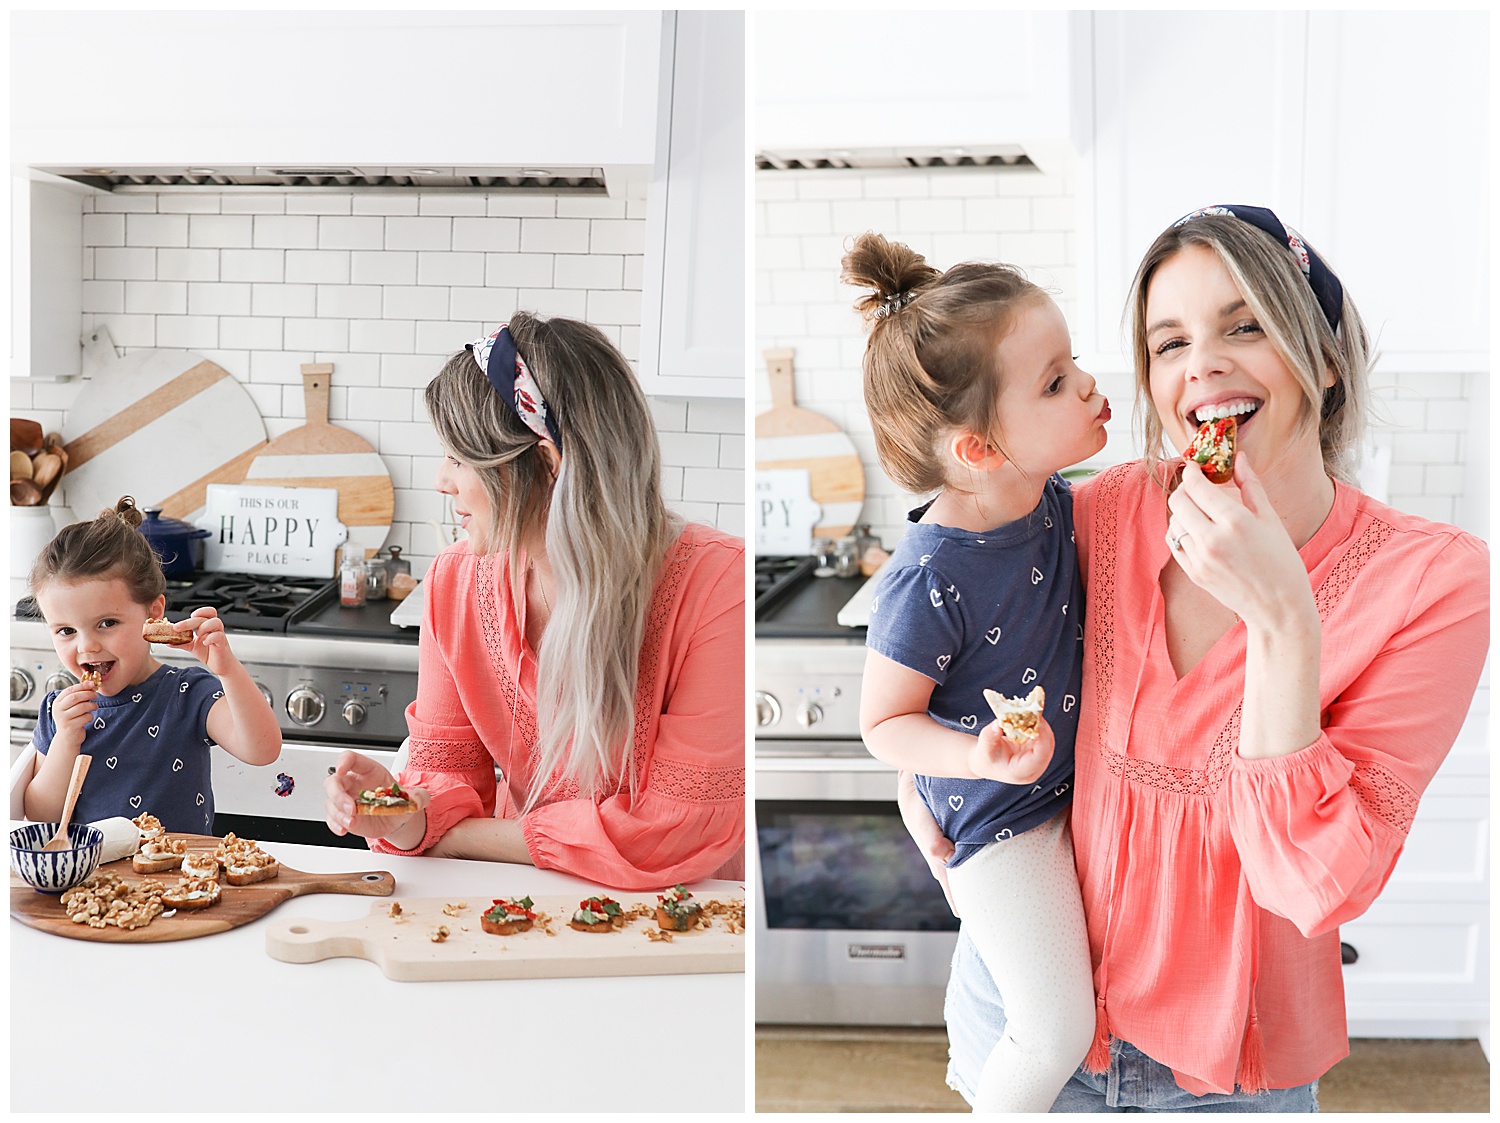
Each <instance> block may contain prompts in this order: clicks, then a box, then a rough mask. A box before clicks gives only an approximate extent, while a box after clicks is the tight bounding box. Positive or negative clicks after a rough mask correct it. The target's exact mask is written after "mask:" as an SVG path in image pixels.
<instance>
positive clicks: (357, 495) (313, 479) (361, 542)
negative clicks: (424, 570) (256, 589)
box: [244, 363, 396, 557]
mask: <svg viewBox="0 0 1500 1123" xmlns="http://www.w3.org/2000/svg"><path fill="white" fill-rule="evenodd" d="M332 377H333V364H332V363H303V364H302V394H303V401H304V402H305V404H306V409H307V424H305V425H303V426H301V427H299V428H296V429H293V430H292V431H291V432H290V433H284V434H282V435H281V436H279V437H277V438H276V439H275V440H274V441H272V442H271V443H270V445H268V446H267V447H266V448H264V449H262V450H260V452H259V453H258V454H257V455H256V456H255V458H254V460H253V462H252V463H251V464H250V467H249V470H248V471H247V472H246V473H245V478H244V482H245V483H247V484H262V485H265V486H268V487H334V488H338V492H339V522H341V523H343V524H344V525H345V526H346V527H348V528H349V540H348V542H347V543H346V545H345V549H350V548H354V547H358V548H361V549H363V550H364V556H365V557H369V556H370V555H371V554H373V553H374V552H375V551H376V550H378V549H380V547H381V546H383V545H385V540H386V536H387V535H389V534H390V531H391V517H392V516H393V515H394V514H395V508H396V493H395V491H394V489H393V488H392V487H391V474H390V470H389V469H388V468H387V467H386V466H385V461H384V460H382V459H380V454H379V453H377V452H376V451H375V450H374V449H373V448H371V447H370V444H369V442H368V441H366V440H365V439H364V438H363V437H361V436H359V434H357V433H351V432H350V431H349V430H348V429H342V428H340V427H339V426H337V425H331V424H329V422H328V386H329V382H330V381H331V380H332Z"/></svg>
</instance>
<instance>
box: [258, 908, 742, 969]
mask: <svg viewBox="0 0 1500 1123" xmlns="http://www.w3.org/2000/svg"><path fill="white" fill-rule="evenodd" d="M616 899H617V900H618V901H619V902H620V904H621V905H622V906H623V907H624V908H625V909H626V910H627V911H628V910H629V909H630V907H631V906H632V905H635V904H638V903H649V904H652V905H654V904H655V903H656V897H655V895H654V894H641V893H636V894H629V893H624V894H620V895H619V896H618V897H617V898H616ZM697 899H698V900H699V901H702V902H707V901H710V900H714V899H717V900H721V901H724V902H726V903H728V902H729V901H730V900H734V901H736V902H740V903H743V901H744V895H743V893H738V894H728V893H722V894H698V895H697ZM490 900H491V899H490V898H488V897H486V898H483V899H480V898H475V897H467V898H466V897H448V898H443V897H424V898H416V899H412V898H406V897H399V898H397V902H396V903H399V904H400V906H401V914H400V915H399V916H396V917H393V916H391V915H390V909H391V905H390V904H389V903H385V902H382V903H380V904H377V905H373V906H371V908H370V913H369V915H368V916H365V917H361V918H359V919H357V920H322V919H318V920H311V919H301V918H277V919H276V920H275V921H273V922H272V924H271V925H270V926H269V927H268V928H267V929H266V952H267V953H268V954H269V955H270V956H271V957H272V958H274V959H280V960H282V961H284V962H286V963H315V962H317V961H318V960H321V959H334V958H338V957H347V958H354V959H368V960H369V961H370V962H371V963H374V964H376V965H377V966H378V967H379V968H380V969H381V971H383V972H384V973H385V976H386V978H388V979H393V980H395V981H397V982H430V981H435V980H458V979H561V978H579V977H603V976H618V975H697V974H719V973H737V972H743V971H744V970H745V936H744V934H743V933H739V934H736V933H732V932H730V931H729V930H728V928H726V927H725V925H724V919H723V918H722V917H714V918H713V924H712V926H711V927H709V928H707V929H704V930H701V931H696V932H674V933H672V939H671V942H667V941H665V940H663V941H655V940H652V939H650V938H648V937H647V935H646V932H647V930H648V929H649V930H652V931H654V930H655V929H656V923H655V922H654V921H651V920H647V919H644V918H643V919H638V920H633V921H631V922H630V923H628V924H627V925H626V926H625V927H624V928H622V929H620V930H618V931H615V932H603V933H596V932H575V931H574V930H573V929H571V928H569V927H568V924H567V921H568V918H569V917H571V916H572V915H573V910H574V909H576V908H577V907H578V901H579V896H578V895H577V894H574V895H573V896H570V897H535V898H533V901H534V905H533V907H534V908H535V909H536V911H537V912H539V913H542V914H544V915H547V916H550V917H551V918H553V922H552V923H551V924H550V928H551V929H552V931H553V932H554V933H555V935H548V933H547V931H546V930H545V928H544V926H543V925H542V924H540V923H538V924H537V925H536V926H534V927H533V928H532V929H531V931H529V932H518V933H516V934H515V935H513V936H492V935H490V934H489V933H487V932H485V931H484V929H483V928H482V927H481V926H480V923H479V917H480V915H481V914H482V913H483V912H484V911H485V910H486V909H488V908H489V907H490ZM465 903H466V907H463V908H457V907H455V906H457V905H460V904H465ZM444 906H448V908H449V912H444V911H443V910H444ZM440 926H441V927H445V928H447V929H448V935H447V937H446V938H445V939H443V940H442V941H441V942H436V941H434V940H433V938H432V937H433V933H434V931H435V930H436V929H438V928H439V927H440Z"/></svg>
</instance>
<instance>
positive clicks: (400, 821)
mask: <svg viewBox="0 0 1500 1123" xmlns="http://www.w3.org/2000/svg"><path fill="white" fill-rule="evenodd" d="M395 779H396V778H395V777H394V776H393V775H391V773H390V772H389V771H388V770H387V769H386V767H385V766H384V765H382V764H380V763H378V762H377V761H373V760H371V759H370V758H369V757H367V756H364V755H362V754H360V753H356V752H354V751H353V750H346V751H345V752H344V753H343V755H341V756H340V757H339V759H338V762H337V763H336V764H335V765H334V766H333V773H332V775H330V776H329V777H328V778H327V779H326V780H324V781H323V794H324V803H323V817H324V819H325V820H326V821H327V823H328V829H329V830H331V831H332V832H333V833H334V834H337V835H344V834H357V835H359V836H360V837H361V838H383V839H385V840H386V841H387V842H389V843H390V844H391V845H392V846H394V847H396V849H398V850H412V849H414V848H415V847H416V846H417V845H418V844H419V843H421V841H422V839H423V838H424V837H425V836H426V834H427V804H428V801H429V800H430V799H431V796H430V795H429V794H428V792H427V789H426V788H404V789H402V790H403V791H405V792H406V794H407V795H409V796H411V798H412V799H413V800H415V801H416V804H417V811H416V813H415V814H411V815H359V814H356V813H355V806H356V804H355V801H356V799H357V798H358V796H359V793H360V792H362V791H364V790H365V789H367V788H384V787H388V786H389V785H390V784H391V783H392V782H393V781H394V780H395Z"/></svg>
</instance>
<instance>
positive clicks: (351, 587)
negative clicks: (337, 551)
mask: <svg viewBox="0 0 1500 1123" xmlns="http://www.w3.org/2000/svg"><path fill="white" fill-rule="evenodd" d="M365 597H366V590H365V559H364V558H362V557H360V556H359V555H358V554H357V553H352V554H351V553H346V554H345V555H344V560H343V563H342V564H341V565H340V566H339V603H340V604H341V605H343V606H344V607H345V608H358V607H359V606H360V605H362V604H364V603H365Z"/></svg>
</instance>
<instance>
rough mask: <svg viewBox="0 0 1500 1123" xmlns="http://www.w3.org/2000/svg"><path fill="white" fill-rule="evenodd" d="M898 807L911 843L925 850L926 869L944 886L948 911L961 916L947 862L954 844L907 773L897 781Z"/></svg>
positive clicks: (951, 855)
mask: <svg viewBox="0 0 1500 1123" xmlns="http://www.w3.org/2000/svg"><path fill="white" fill-rule="evenodd" d="M896 806H897V807H898V808H900V810H901V821H902V822H903V823H904V824H906V833H907V834H909V835H911V837H912V841H913V842H915V843H916V844H917V848H918V849H919V850H921V851H922V857H923V858H924V859H925V860H926V862H927V868H928V869H929V870H930V871H931V872H932V876H933V877H934V878H935V879H936V880H937V883H938V884H939V885H940V886H942V889H943V896H944V898H946V899H947V901H948V911H949V912H951V913H952V914H953V915H954V916H958V909H957V908H955V907H954V905H953V894H952V893H951V892H949V890H948V859H949V858H951V857H953V850H954V846H953V843H952V842H950V841H949V840H948V839H947V838H945V837H944V836H943V830H942V828H941V827H939V826H938V823H937V820H936V819H934V818H933V817H932V812H931V811H929V810H927V805H926V804H925V803H923V802H922V796H921V793H919V792H918V791H917V785H916V781H915V780H913V779H912V774H911V773H910V772H906V771H904V770H903V771H902V772H901V773H900V774H899V775H898V776H897V778H896Z"/></svg>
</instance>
